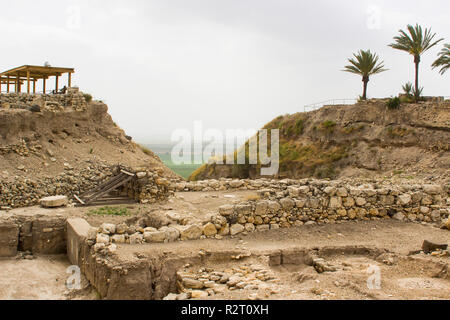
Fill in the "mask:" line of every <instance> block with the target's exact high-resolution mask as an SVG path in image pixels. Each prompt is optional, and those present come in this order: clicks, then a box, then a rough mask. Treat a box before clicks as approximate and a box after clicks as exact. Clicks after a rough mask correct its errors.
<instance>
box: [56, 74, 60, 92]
mask: <svg viewBox="0 0 450 320" xmlns="http://www.w3.org/2000/svg"><path fill="white" fill-rule="evenodd" d="M55 78H56V79H55V93H58V80H59V76H58V75H57V76H56V77H55Z"/></svg>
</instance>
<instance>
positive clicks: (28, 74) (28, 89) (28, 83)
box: [27, 71, 30, 94]
mask: <svg viewBox="0 0 450 320" xmlns="http://www.w3.org/2000/svg"><path fill="white" fill-rule="evenodd" d="M27 93H28V94H30V71H27Z"/></svg>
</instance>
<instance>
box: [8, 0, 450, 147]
mask: <svg viewBox="0 0 450 320" xmlns="http://www.w3.org/2000/svg"><path fill="white" fill-rule="evenodd" d="M2 4H3V6H2V19H1V20H0V26H2V28H1V29H2V30H3V32H2V45H3V50H2V59H1V61H0V70H1V71H5V70H8V69H11V68H13V67H16V66H20V65H24V64H36V65H42V64H44V62H46V61H49V62H50V64H51V65H52V66H63V67H74V68H75V69H76V73H75V75H74V78H73V85H77V86H79V87H80V89H81V90H82V91H84V92H88V93H91V94H92V95H93V96H94V98H96V99H100V100H103V101H104V102H105V103H107V104H108V106H109V111H110V114H111V115H112V117H113V119H114V120H115V121H116V122H117V123H118V125H119V126H120V127H122V128H123V129H124V130H125V131H126V132H127V134H128V135H130V136H132V137H133V138H134V139H135V140H136V141H139V142H142V143H146V144H152V143H168V142H170V137H171V134H172V132H173V131H174V130H176V129H188V130H192V128H193V123H194V121H196V120H201V121H203V124H204V128H205V130H206V129H209V128H214V129H219V130H223V131H225V130H226V129H248V128H253V129H257V128H260V127H262V126H263V125H264V124H266V123H267V122H269V121H271V120H272V119H273V118H275V117H277V116H279V115H282V114H286V113H295V112H298V111H303V106H304V105H306V104H310V103H315V102H319V101H324V100H328V99H333V98H335V99H339V98H350V99H353V98H357V97H358V96H359V95H361V91H362V83H361V79H360V78H359V77H358V76H356V75H352V74H348V73H344V72H342V71H341V70H342V69H343V67H344V66H345V65H346V63H347V58H349V57H351V55H352V54H353V53H354V52H356V51H358V50H359V49H371V50H372V51H374V52H376V53H378V54H379V55H380V57H381V59H383V60H384V62H385V65H386V67H387V68H388V69H389V71H388V72H386V73H383V74H380V75H375V76H373V77H372V78H371V81H370V82H369V87H368V96H369V98H370V97H389V96H394V95H397V94H398V93H399V92H400V91H401V86H402V84H404V83H406V82H407V81H411V82H412V81H413V79H414V66H413V57H412V56H409V55H408V54H406V53H404V52H400V51H398V50H394V49H392V48H389V47H388V46H387V45H388V44H389V43H391V42H392V38H393V37H394V36H395V35H397V34H398V30H399V29H404V28H405V27H406V25H407V24H415V23H419V24H420V25H422V26H423V27H431V28H432V31H433V32H436V34H437V38H445V41H444V42H445V43H449V42H450V33H449V30H450V22H449V19H448V12H450V3H449V2H448V1H443V0H436V1H432V2H423V1H395V2H392V1H384V0H383V1H351V2H350V1H345V2H342V1H341V2H337V1H331V0H322V1H316V2H315V3H314V4H311V3H309V2H308V3H307V2H301V1H294V0H281V1H268V0H239V1H238V0H229V1H211V0H209V1H207V0H191V1H189V2H187V1H182V0H172V1H157V0H151V1H139V0H132V1H127V2H125V1H117V0H116V1H107V2H106V1H87V0H67V1H66V0H63V1H58V2H55V1H49V0H47V1H39V2H30V1H24V0H16V1H13V2H8V3H7V5H6V1H2ZM444 42H443V43H444ZM441 48H442V44H440V45H439V46H436V47H434V48H433V49H431V50H429V51H428V52H426V53H425V54H424V55H423V57H422V62H421V70H420V85H421V86H423V87H424V92H423V94H424V95H444V96H450V87H449V86H448V84H449V78H448V77H449V75H448V74H445V75H444V76H441V75H440V74H439V73H438V71H437V70H432V69H431V64H432V62H433V61H434V60H435V59H436V57H437V53H438V52H439V51H440V49H441ZM61 81H62V82H61V83H62V85H64V84H65V81H66V79H65V78H63V79H62V80H61ZM50 83H51V85H53V81H50Z"/></svg>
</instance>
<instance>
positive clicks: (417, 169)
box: [190, 100, 450, 181]
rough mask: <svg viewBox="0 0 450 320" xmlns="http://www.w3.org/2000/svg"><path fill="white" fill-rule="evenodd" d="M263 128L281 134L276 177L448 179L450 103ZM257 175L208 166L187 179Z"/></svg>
mask: <svg viewBox="0 0 450 320" xmlns="http://www.w3.org/2000/svg"><path fill="white" fill-rule="evenodd" d="M264 129H279V130H280V171H279V178H284V177H289V178H305V177H317V178H342V177H354V176H359V177H374V176H378V177H379V176H388V177H393V176H402V177H403V178H407V179H412V178H420V179H431V180H440V181H443V180H446V179H448V177H449V169H448V168H450V153H449V150H450V144H449V141H450V102H449V101H445V102H421V103H417V104H402V105H401V106H400V107H399V108H398V109H396V110H389V109H388V108H387V107H386V100H370V101H367V102H361V103H358V104H355V105H351V106H325V107H323V108H321V109H319V110H316V111H312V112H307V113H297V114H293V115H285V116H280V117H278V118H276V119H274V120H273V121H271V122H270V123H268V124H267V125H266V126H265V127H264ZM259 174H260V166H259V165H248V164H247V165H219V164H214V163H213V164H208V165H205V166H203V167H201V168H200V169H199V170H197V171H196V172H194V174H192V176H191V177H190V179H191V180H204V179H209V178H216V179H217V178H222V177H227V178H257V177H259Z"/></svg>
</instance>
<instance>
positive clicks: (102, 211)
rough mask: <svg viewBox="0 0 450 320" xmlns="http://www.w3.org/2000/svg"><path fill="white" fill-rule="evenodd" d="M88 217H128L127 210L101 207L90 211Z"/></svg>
mask: <svg viewBox="0 0 450 320" xmlns="http://www.w3.org/2000/svg"><path fill="white" fill-rule="evenodd" d="M88 215H96V216H128V215H130V214H129V213H128V209H127V208H118V207H102V208H98V209H92V210H90V211H89V212H88Z"/></svg>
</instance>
